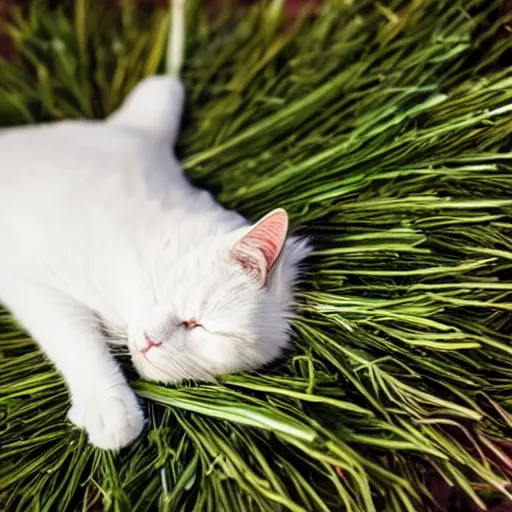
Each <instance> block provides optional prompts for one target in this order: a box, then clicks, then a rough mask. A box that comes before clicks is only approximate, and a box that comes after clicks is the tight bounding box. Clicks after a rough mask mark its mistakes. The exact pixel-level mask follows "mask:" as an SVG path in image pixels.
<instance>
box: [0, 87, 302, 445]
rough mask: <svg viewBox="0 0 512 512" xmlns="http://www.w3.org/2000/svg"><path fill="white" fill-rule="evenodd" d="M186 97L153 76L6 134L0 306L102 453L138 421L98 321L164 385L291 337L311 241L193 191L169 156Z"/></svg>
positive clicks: (248, 362) (207, 375) (238, 361)
mask: <svg viewBox="0 0 512 512" xmlns="http://www.w3.org/2000/svg"><path fill="white" fill-rule="evenodd" d="M182 104H183V90H182V87H181V84H180V83H179V82H178V81H177V80H176V79H173V78H170V77H165V78H164V77H158V78H157V77H153V78H150V79H147V80H146V81H145V82H143V83H142V84H141V85H140V86H139V87H138V89H136V90H135V91H134V92H133V93H132V95H131V96H130V97H129V98H128V100H127V101H126V102H125V104H124V105H123V106H122V107H121V109H120V110H119V111H118V112H117V113H115V114H114V115H113V116H112V117H111V118H109V119H108V120H107V121H105V122H90V121H66V122H61V123H54V124H48V125H41V126H36V127H24V128H18V129H14V130H6V131H2V132H0V300H1V301H2V302H4V303H5V304H6V306H7V307H8V308H9V309H10V310H11V311H12V312H13V314H14V315H15V316H16V317H17V318H18V319H19V320H20V322H21V323H22V324H23V325H24V326H25V327H26V328H27V329H28V330H29V332H30V333H31V334H32V335H33V336H34V338H35V339H36V340H37V341H38V342H39V344H40V345H41V346H42V348H43V349H44V350H45V352H46V353H47V354H48V356H49V357H50V359H51V360H52V361H54V363H55V364H56V366H57V368H58V369H59V371H60V372H61V373H62V375H63V376H64V378H65V379H66V382H67V384H68V387H69V389H70V393H71V397H72V408H71V410H70V415H69V417H70V419H71V420H72V421H73V422H74V423H76V424H77V425H79V426H82V427H84V428H85V429H86V430H87V432H88V434H89V437H90V440H91V442H93V443H94V444H95V445H97V446H100V447H103V448H118V447H121V446H124V445H125V444H127V443H128V442H130V441H131V440H132V439H134V438H135V437H136V436H137V435H138V434H139V432H140V431H141V429H142V425H143V415H142V412H141V409H140V407H139V405H138V402H137V400H136V398H135V396H134V394H133V392H132V391H131V389H130V388H129V387H128V385H127V383H126V380H125V377H124V376H123V374H122V372H121V371H120V370H119V368H118V366H117V364H116V362H115V361H114V360H113V359H112V357H111V356H110V354H109V352H108V347H107V344H106V341H105V336H104V333H103V328H104V327H106V328H107V329H108V330H109V331H110V332H111V333H112V334H113V336H114V337H117V338H118V340H119V341H120V342H125V343H126V344H127V345H128V347H129V348H130V352H131V354H132V359H133V362H134V364H135V367H136V368H137V370H138V371H139V373H141V375H142V376H144V377H146V378H150V379H154V380H159V381H163V382H179V381H180V380H183V379H187V378H191V379H212V378H213V377H214V376H215V375H219V374H222V373H227V372H232V371H238V370H244V369H251V368H255V367H258V366H260V365H262V364H264V363H266V362H269V361H271V360H272V359H274V358H275V357H277V356H278V355H279V354H280V352H281V351H282V349H283V348H284V347H285V346H286V344H287V342H288V338H289V334H288V329H289V322H290V314H291V308H292V287H293V284H294V282H295V280H296V277H297V264H298V263H299V262H300V261H301V259H302V258H303V257H304V256H305V255H306V254H307V247H306V245H305V243H304V242H301V241H298V240H288V242H286V245H285V237H286V230H287V219H286V214H285V213H284V212H283V211H282V210H280V211H279V210H278V211H276V212H274V213H273V214H271V215H270V216H268V217H267V218H265V219H263V220H262V221H261V222H260V223H258V224H257V225H256V226H255V227H252V228H251V226H250V225H249V224H248V223H247V221H246V220H245V219H244V218H242V217H241V216H240V215H239V214H237V213H236V212H233V211H228V210H226V209H224V208H223V207H222V206H221V205H220V204H218V203H217V202H216V201H215V200H214V199H213V198H212V197H211V195H210V194H209V193H208V192H206V191H203V190H199V189H197V188H195V187H193V186H192V185H190V184H189V182H188V181H187V180H186V178H185V177H184V176H183V173H182V170H181V167H180V165H179V163H178V161H177V160H176V158H175V156H174V153H173V149H172V145H173V144H174V142H175V138H176V134H177V131H178V126H179V119H180V117H181V109H182ZM283 247H284V249H283ZM281 250H282V253H281Z"/></svg>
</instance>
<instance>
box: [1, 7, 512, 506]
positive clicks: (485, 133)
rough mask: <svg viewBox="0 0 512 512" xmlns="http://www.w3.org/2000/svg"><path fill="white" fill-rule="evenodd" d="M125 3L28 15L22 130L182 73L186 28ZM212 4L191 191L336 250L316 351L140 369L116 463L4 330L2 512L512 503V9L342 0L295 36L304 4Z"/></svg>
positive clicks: (320, 270) (317, 312)
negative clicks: (170, 65) (161, 373)
mask: <svg viewBox="0 0 512 512" xmlns="http://www.w3.org/2000/svg"><path fill="white" fill-rule="evenodd" d="M102 5H103V4H102V2H93V1H92V0H75V1H73V2H68V3H67V4H65V6H64V7H62V6H61V7H59V8H58V9H56V10H52V9H51V8H50V6H49V3H48V2H46V1H32V2H31V3H30V4H29V7H28V8H26V9H24V10H23V11H22V10H18V11H14V14H13V17H12V21H11V23H10V24H9V25H8V26H7V27H6V28H5V30H7V32H8V34H9V36H10V37H11V38H12V40H13V41H14V45H15V52H14V55H13V57H12V58H11V59H10V60H9V61H6V60H3V61H0V125H2V126H9V125H13V124H21V123H33V122H39V121H44V120H50V119H62V118H69V117H88V118H97V117H102V116H104V115H105V114H106V113H108V112H110V111H112V110H113V109H114V108H115V107H117V106H118V105H119V103H120V102H121V100H122V98H123V97H124V96H125V95H126V93H127V92H128V91H129V90H130V89H131V88H132V87H133V86H134V85H135V84H136V83H137V82H138V81H139V80H140V79H141V78H142V77H143V76H146V75H149V74H152V73H156V72H162V70H163V69H164V67H165V64H164V62H165V53H166V45H167V29H168V15H167V12H166V11H165V10H158V9H156V8H150V7H148V5H147V4H146V6H145V7H136V6H135V4H132V3H131V2H129V1H127V0H125V1H124V2H122V3H121V6H122V8H121V9H120V10H107V8H106V7H102ZM188 7H189V12H188V42H187V55H186V59H185V68H184V71H183V73H184V79H185V81H186V85H187V89H188V94H189V98H188V103H189V104H188V106H187V115H186V119H185V125H184V131H183V135H182V138H181V143H180V154H181V157H182V158H183V162H184V166H185V168H186V171H187V172H188V174H189V175H190V177H191V178H192V179H193V180H194V181H195V182H196V183H198V184H200V185H204V186H206V187H208V188H210V189H211V190H214V191H215V193H216V194H217V196H218V198H219V200H220V201H222V202H223V203H224V204H226V205H228V206H229V207H233V208H236V209H238V210H239V211H241V212H242V213H243V214H245V215H247V216H248V217H249V218H251V219H256V218H257V217H258V216H260V215H262V214H264V213H266V212H268V211H269V210H270V209H272V208H274V207H278V206H282V207H285V208H286V209H287V210H288V211H289V213H290V215H291V218H292V222H293V226H294V228H295V229H296V230H297V231H298V232H299V233H306V234H308V235H310V236H312V237H313V241H314V245H315V248H316V249H315V253H314V255H313V256H312V257H311V258H310V260H309V261H308V264H307V272H306V274H305V276H304V282H303V284H302V286H301V288H300V291H299V294H298V317H297V320H296V321H295V323H294V332H295V335H294V346H293V350H292V351H290V353H289V354H287V356H286V357H285V358H284V359H283V360H282V361H280V362H278V363H276V364H274V365H272V366H271V367H269V368H266V369H264V370H263V371H261V372H260V373H255V374H240V375H230V376H226V377H224V378H222V379H220V381H219V384H218V385H202V384H190V385H187V386H183V387H164V386H161V385H156V384H154V383H149V382H143V381H141V380H138V379H137V377H136V376H135V375H134V374H133V372H132V371H131V370H130V369H129V365H127V371H128V372H129V375H130V378H131V381H132V383H133V385H134V387H135V389H136V390H137V393H138V394H139V396H140V397H142V398H143V399H144V404H145V409H146V415H147V417H148V419H149V420H148V425H147V428H146V430H145V432H144V434H143V436H141V438H140V439H139V440H137V441H136V442H135V443H134V444H133V445H132V446H130V447H129V448H127V449H125V450H123V451H122V452H121V453H119V454H114V453H111V452H104V451H101V450H97V449H94V448H92V447H91V446H89V445H88V443H87V439H86V436H85V435H84V434H83V433H81V432H80V431H79V430H77V429H74V428H72V427H71V426H70V424H69V423H68V422H67V421H66V419H65V415H66V410H67V408H68V406H69V402H68V397H67V393H66V389H65V387H64V385H63V382H62V380H61V378H60V377H59V376H58V375H57V374H56V372H55V371H54V369H53V367H52V365H51V364H50V363H49V362H48V361H47V360H46V359H45V357H44V356H43V355H42V354H41V352H40V351H39V350H38V349H37V347H36V346H35V345H34V343H33V342H32V341H31V340H30V339H29V338H28V336H27V335H26V334H24V332H23V331H22V330H21V329H20V328H19V327H17V326H16V324H15V323H14V322H13V321H12V319H11V318H10V316H9V314H8V313H7V312H3V313H1V316H0V509H1V510H4V511H8V512H10V511H29V510H30V511H32V510H34V511H48V512H51V511H66V510H84V511H86V510H97V507H100V509H104V510H112V511H134V512H135V511H141V512H145V511H148V510H152V509H158V510H162V511H173V512H174V511H181V510H190V511H197V512H203V511H205V512H206V511H218V510H221V511H233V512H236V511H244V512H245V511H251V510H254V511H256V510H258V511H259V510H262V511H286V510H289V511H331V510H332V511H336V510H339V511H341V510H346V511H350V512H363V511H364V512H367V511H368V512H370V511H377V512H380V511H384V510H389V511H395V512H403V511H411V512H412V511H416V510H431V509H435V508H436V506H437V505H439V506H441V505H440V504H439V503H437V505H436V495H435V494H432V492H431V482H432V481H437V482H441V483H442V484H443V485H446V486H450V487H453V488H457V489H458V490H459V493H460V494H461V495H463V496H465V498H464V499H466V500H469V501H466V503H469V502H472V503H473V504H474V505H475V506H477V507H482V508H484V507H485V506H486V505H488V504H491V503H492V502H493V500H495V499H497V497H500V496H501V498H500V499H503V498H504V499H512V487H511V479H512V458H511V457H512V443H511V441H510V434H511V432H512V410H511V408H512V343H511V334H512V329H511V326H512V322H511V320H512V154H511V153H510V150H511V146H512V142H511V141H512V138H511V134H512V68H511V67H510V66H508V63H509V62H511V61H512V60H511V46H512V37H511V34H510V32H511V30H512V29H511V25H510V24H509V23H510V22H511V21H512V16H511V15H510V13H509V14H507V12H506V11H505V10H504V9H503V2H498V1H491V0H460V1H456V2H455V1H453V0H387V1H382V2H376V1H370V0H357V1H344V2H340V1H335V0H332V1H329V0H327V1H326V2H325V3H324V4H323V6H322V8H321V10H320V13H318V16H315V17H309V16H306V15H305V16H303V17H301V18H300V19H299V20H298V21H297V22H296V23H294V24H291V25H290V24H289V23H285V22H284V21H283V16H282V2H281V1H280V0H273V1H272V2H264V3H261V4H258V5H257V6H255V7H252V8H251V9H249V10H240V9H235V8H233V7H232V5H231V3H229V2H228V3H225V4H224V8H222V9H220V10H219V11H218V12H217V14H216V15H215V16H214V17H213V18H210V17H208V18H207V17H206V16H205V14H204V11H203V10H202V9H201V6H200V5H199V2H196V1H190V0H189V2H188ZM29 150H30V148H27V151H29ZM0 165H1V161H0ZM121 357H123V356H122V355H121ZM466 506H468V507H469V505H466Z"/></svg>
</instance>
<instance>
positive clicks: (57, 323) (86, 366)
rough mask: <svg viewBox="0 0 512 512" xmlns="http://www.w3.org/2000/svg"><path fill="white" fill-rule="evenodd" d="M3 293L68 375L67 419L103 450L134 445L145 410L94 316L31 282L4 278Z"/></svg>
mask: <svg viewBox="0 0 512 512" xmlns="http://www.w3.org/2000/svg"><path fill="white" fill-rule="evenodd" d="M0 291H1V297H2V301H4V302H5V304H6V306H7V307H8V308H9V309H10V310H11V312H12V313H13V315H14V316H15V317H16V318H17V319H18V320H19V321H20V323H21V324H22V325H23V326H24V327H25V328H26V329H27V330H28V331H29V332H30V334H31V335H32V336H33V337H34V339H35V340H36V341H37V342H38V343H39V345H40V346H41V347H42V349H43V350H44V351H45V352H46V354H47V355H48V357H49V358H50V359H51V360H52V361H53V363H54V364H55V366H56V367H57V369H58V370H59V372H60V373H61V374H62V376H63V377H64V379H65V381H66V383H67V385H68V388H69V391H70V393H71V400H72V407H71V409H70V411H69V414H68V417H69V419H70V420H71V421H72V422H73V423H75V424H76V425H78V426H79V427H81V428H84V429H85V430H86V431H87V433H88V435H89V441H90V442H91V443H92V444H94V445H95V446H98V447H100V448H104V449H118V448H122V447H123V446H126V445H127V444H129V443H130V442H131V441H133V440H134V439H135V438H136V437H137V436H138V435H139V434H140V432H141V431H142V428H143V425H144V416H143V413H142V409H141V407H140V404H139V403H138V400H137V397H136V396H135V394H134V392H133V391H132V390H131V388H130V387H129V386H128V383H127V382H126V379H125V377H124V375H123V373H122V372H121V369H120V368H119V366H118V365H117V363H116V362H115V361H114V359H113V358H112V356H111V354H110V353H109V350H108V347H107V344H106V342H105V340H104V339H103V336H102V335H101V331H100V325H99V322H98V321H97V319H96V317H95V316H94V315H93V314H92V313H91V312H90V311H89V310H87V309H86V308H84V307H82V306H81V305H80V304H78V303H77V302H75V301H74V300H73V299H71V298H69V297H68V296H66V295H65V294H62V293H60V292H59V291H56V290H54V289H53V288H50V287H46V286H43V285H40V284H38V283H34V282H31V281H20V280H12V279H10V280H7V279H2V280H0Z"/></svg>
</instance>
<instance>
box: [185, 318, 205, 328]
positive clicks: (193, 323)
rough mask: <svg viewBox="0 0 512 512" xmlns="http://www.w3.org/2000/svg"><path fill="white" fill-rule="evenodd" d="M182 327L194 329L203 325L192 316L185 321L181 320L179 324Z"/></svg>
mask: <svg viewBox="0 0 512 512" xmlns="http://www.w3.org/2000/svg"><path fill="white" fill-rule="evenodd" d="M181 325H182V326H183V327H185V329H189V330H192V329H195V328H196V327H203V326H202V325H201V324H200V323H198V322H197V320H195V319H194V318H192V319H191V320H187V321H185V322H182V324H181Z"/></svg>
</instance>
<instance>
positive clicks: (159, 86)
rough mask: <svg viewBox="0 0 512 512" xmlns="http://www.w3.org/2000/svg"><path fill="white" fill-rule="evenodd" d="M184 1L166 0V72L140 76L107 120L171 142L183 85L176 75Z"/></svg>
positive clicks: (179, 63)
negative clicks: (143, 77) (138, 82)
mask: <svg viewBox="0 0 512 512" xmlns="http://www.w3.org/2000/svg"><path fill="white" fill-rule="evenodd" d="M185 1H186V0H169V2H170V3H169V16H170V19H171V23H170V26H169V29H170V30H169V40H168V46H167V66H166V67H167V75H166V76H151V77H148V78H146V79H144V80H143V81H142V82H141V83H140V84H139V85H137V86H136V87H135V89H134V90H133V91H132V92H131V93H130V94H129V95H128V97H127V98H126V100H125V101H124V103H123V104H122V105H121V107H120V108H119V109H118V110H117V111H116V112H114V113H113V114H112V115H111V116H110V118H109V119H108V120H107V121H108V122H110V123H116V124H120V125H122V126H125V127H130V128H135V129H139V130H142V131H144V132H146V133H147V134H149V135H150V136H152V137H153V138H157V139H159V140H161V141H163V142H165V143H167V144H171V145H174V144H175V143H176V140H177V138H178V135H179V130H180V125H181V117H182V114H183V107H184V103H185V88H184V87H183V84H182V83H181V81H180V79H179V75H180V71H181V67H182V65H183V59H184V55H185Z"/></svg>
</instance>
